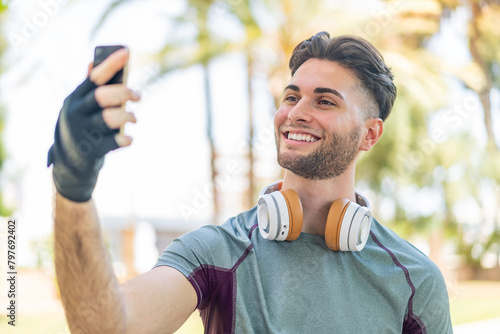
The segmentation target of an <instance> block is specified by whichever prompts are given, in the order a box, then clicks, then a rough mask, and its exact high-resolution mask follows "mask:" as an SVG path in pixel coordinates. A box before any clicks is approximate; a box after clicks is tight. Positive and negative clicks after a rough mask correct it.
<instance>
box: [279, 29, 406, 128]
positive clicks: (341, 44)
mask: <svg viewBox="0 0 500 334" xmlns="http://www.w3.org/2000/svg"><path fill="white" fill-rule="evenodd" d="M311 58H318V59H325V60H330V61H333V62H336V63H338V64H339V65H340V66H342V67H344V68H346V69H349V70H350V71H351V72H352V73H353V74H354V76H355V77H356V78H357V79H358V80H359V81H360V84H361V88H362V89H363V90H364V91H366V93H368V96H369V98H370V100H371V101H374V102H375V103H376V106H373V103H369V105H372V107H369V106H363V109H367V108H368V109H374V108H377V109H378V110H365V112H367V113H368V114H369V115H371V116H372V117H379V118H381V119H382V120H383V121H385V120H386V118H387V117H388V116H389V113H390V112H391V109H392V106H393V104H394V100H395V99H396V94H397V89H396V86H395V85H394V82H393V78H394V75H393V74H392V72H391V69H390V68H389V67H388V66H387V65H386V64H385V62H384V58H383V57H382V54H381V53H380V52H379V51H378V50H377V49H376V48H375V47H374V46H373V45H372V44H371V43H370V42H368V41H366V40H365V39H363V38H361V37H358V36H350V35H344V36H338V37H333V38H330V34H328V33H327V32H324V31H323V32H320V33H318V34H316V35H314V36H313V37H311V38H309V39H307V40H305V41H303V42H301V43H299V44H298V45H297V46H296V47H295V49H294V50H293V54H292V57H291V58H290V64H289V67H290V70H291V71H292V76H293V75H294V74H295V71H297V69H298V68H299V67H300V66H301V65H302V64H303V63H304V62H305V61H307V60H309V59H311ZM377 114H378V115H377Z"/></svg>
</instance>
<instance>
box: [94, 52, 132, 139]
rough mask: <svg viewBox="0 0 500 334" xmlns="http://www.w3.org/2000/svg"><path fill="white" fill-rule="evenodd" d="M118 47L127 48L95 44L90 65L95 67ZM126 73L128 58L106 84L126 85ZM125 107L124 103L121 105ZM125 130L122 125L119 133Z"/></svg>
mask: <svg viewBox="0 0 500 334" xmlns="http://www.w3.org/2000/svg"><path fill="white" fill-rule="evenodd" d="M120 49H127V47H126V46H124V45H100V46H96V48H95V49H94V64H93V66H92V67H96V66H97V65H99V64H100V63H102V62H103V61H104V59H106V58H108V56H109V55H110V54H112V53H113V52H115V51H118V50H120ZM127 74H128V59H127V61H126V62H125V66H124V67H123V68H122V69H121V70H120V71H118V72H117V73H116V74H115V76H114V77H112V78H111V80H109V81H108V82H107V83H106V85H111V84H124V85H127ZM122 108H123V109H125V105H123V106H122ZM124 132H125V128H124V127H123V126H122V127H121V128H120V133H121V134H123V133H124Z"/></svg>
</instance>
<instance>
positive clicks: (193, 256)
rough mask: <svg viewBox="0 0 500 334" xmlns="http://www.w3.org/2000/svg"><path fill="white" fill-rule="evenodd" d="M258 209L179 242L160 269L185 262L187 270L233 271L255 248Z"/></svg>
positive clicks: (163, 256) (166, 254)
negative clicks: (201, 268)
mask: <svg viewBox="0 0 500 334" xmlns="http://www.w3.org/2000/svg"><path fill="white" fill-rule="evenodd" d="M256 224H257V218H256V209H255V208H253V209H251V210H249V211H246V212H242V213H240V214H239V215H237V216H234V217H231V218H229V219H228V220H227V221H226V222H224V223H223V224H222V225H205V226H202V227H200V228H198V229H196V230H193V231H190V232H188V233H186V234H183V235H182V236H180V237H179V238H177V239H175V240H174V241H173V242H172V243H171V244H170V245H169V246H168V247H167V249H166V250H165V251H164V252H163V253H162V254H161V255H160V258H159V260H158V262H157V264H156V265H157V266H158V265H162V264H171V263H172V262H179V261H181V262H185V263H186V264H185V267H189V268H191V269H192V268H195V267H199V266H201V265H204V264H208V265H213V266H217V267H225V268H227V267H231V266H232V265H233V264H234V262H235V261H237V260H238V259H239V257H240V256H241V254H242V253H243V252H245V250H246V249H247V248H248V247H250V246H251V245H252V243H251V241H250V238H251V235H252V233H253V232H254V229H255V227H256V226H257V225H256Z"/></svg>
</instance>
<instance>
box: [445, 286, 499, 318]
mask: <svg viewBox="0 0 500 334" xmlns="http://www.w3.org/2000/svg"><path fill="white" fill-rule="evenodd" d="M448 287H449V292H448V293H449V297H450V312H451V321H452V323H453V325H460V324H464V323H468V322H475V321H481V320H486V319H492V318H500V282H493V281H491V282H489V281H486V282H485V281H469V282H461V283H460V284H458V285H452V286H451V288H450V285H448Z"/></svg>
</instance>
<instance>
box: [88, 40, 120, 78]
mask: <svg viewBox="0 0 500 334" xmlns="http://www.w3.org/2000/svg"><path fill="white" fill-rule="evenodd" d="M126 48H127V47H126V46H124V45H100V46H96V48H95V50H94V65H93V67H96V66H97V65H99V64H100V63H102V62H103V61H104V59H106V58H108V57H109V55H110V54H112V53H113V52H115V51H118V50H120V49H126ZM127 62H128V61H127ZM127 68H128V66H127V63H125V66H124V67H123V69H121V70H120V71H118V72H117V73H116V74H115V76H114V77H113V78H111V80H109V81H108V83H107V85H111V84H119V83H123V84H125V85H126V84H127Z"/></svg>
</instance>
